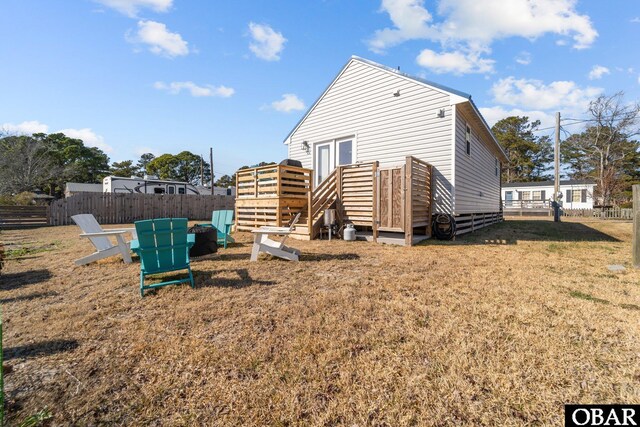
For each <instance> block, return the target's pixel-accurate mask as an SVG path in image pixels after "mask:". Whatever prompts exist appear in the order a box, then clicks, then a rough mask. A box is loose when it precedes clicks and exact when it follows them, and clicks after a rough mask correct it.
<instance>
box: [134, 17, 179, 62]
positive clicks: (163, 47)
mask: <svg viewBox="0 0 640 427" xmlns="http://www.w3.org/2000/svg"><path fill="white" fill-rule="evenodd" d="M125 38H126V39H127V41H129V42H130V43H142V44H146V45H147V46H148V48H149V50H150V51H151V52H152V53H155V54H156V55H161V56H166V57H169V58H174V57H176V56H184V55H187V54H188V53H189V46H188V43H187V42H186V41H184V40H183V39H182V36H181V35H180V34H178V33H172V32H170V31H169V30H167V26H166V25H164V24H162V23H160V22H155V21H138V32H137V33H136V34H135V35H134V36H132V35H131V34H130V33H129V32H128V33H127V34H126V35H125Z"/></svg>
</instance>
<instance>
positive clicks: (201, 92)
mask: <svg viewBox="0 0 640 427" xmlns="http://www.w3.org/2000/svg"><path fill="white" fill-rule="evenodd" d="M153 87H154V88H156V89H158V90H164V91H167V92H168V93H170V94H172V95H177V94H179V93H180V92H182V91H183V90H185V91H188V92H189V93H190V94H191V96H194V97H203V96H219V97H222V98H228V97H230V96H232V95H233V94H234V93H235V90H234V89H233V88H230V87H226V86H222V85H221V86H213V85H209V84H207V85H204V86H198V85H197V84H195V83H193V82H171V83H168V84H167V83H164V82H155V83H154V84H153Z"/></svg>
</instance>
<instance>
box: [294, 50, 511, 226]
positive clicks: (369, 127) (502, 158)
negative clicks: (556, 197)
mask: <svg viewBox="0 0 640 427" xmlns="http://www.w3.org/2000/svg"><path fill="white" fill-rule="evenodd" d="M284 142H285V144H287V145H288V157H289V158H291V159H295V160H299V161H301V162H302V165H303V166H304V167H306V168H310V169H313V170H314V175H315V176H314V183H315V185H317V184H318V183H319V182H321V181H322V180H323V178H325V177H327V176H328V175H329V173H330V172H331V171H332V170H333V169H334V168H335V167H336V166H337V165H344V164H352V163H360V162H372V161H378V162H379V164H380V167H387V166H393V165H395V164H399V163H401V162H403V161H404V159H405V157H406V156H414V157H416V158H418V159H419V160H422V161H425V162H428V163H430V164H431V165H433V167H434V170H435V172H434V177H435V179H434V187H435V188H434V206H433V213H448V214H451V215H454V216H456V217H459V216H462V215H469V214H483V213H497V212H499V211H500V208H501V206H500V203H501V199H500V169H501V165H502V163H504V162H506V161H507V157H506V154H505V152H504V150H503V149H502V148H501V147H500V145H499V144H498V141H497V140H496V138H495V137H494V135H493V134H492V133H491V130H490V127H489V126H488V125H487V123H486V121H485V120H484V119H483V117H482V115H481V114H480V112H479V111H478V108H477V107H476V105H475V104H474V102H473V101H472V100H471V95H468V94H466V93H463V92H460V91H458V90H455V89H451V88H448V87H446V86H443V85H440V84H437V83H434V82H430V81H428V80H424V79H421V78H418V77H414V76H410V75H407V74H405V73H402V72H400V71H398V70H396V69H393V68H389V67H386V66H384V65H380V64H377V63H375V62H372V61H369V60H366V59H363V58H359V57H356V56H353V57H352V58H351V59H350V60H349V61H348V62H347V64H346V65H345V66H344V67H343V68H342V69H341V70H340V72H339V73H338V75H337V76H336V77H335V78H334V79H333V81H332V82H331V84H329V86H328V87H327V89H326V90H325V91H324V92H323V93H322V94H321V95H320V97H319V98H318V100H317V101H315V102H314V103H313V105H312V106H311V107H310V108H309V110H308V111H307V112H306V113H305V114H304V116H303V117H302V119H301V120H300V121H299V122H298V124H297V125H296V126H295V127H294V128H293V130H292V131H291V132H290V133H289V135H287V137H286V138H285V141H284Z"/></svg>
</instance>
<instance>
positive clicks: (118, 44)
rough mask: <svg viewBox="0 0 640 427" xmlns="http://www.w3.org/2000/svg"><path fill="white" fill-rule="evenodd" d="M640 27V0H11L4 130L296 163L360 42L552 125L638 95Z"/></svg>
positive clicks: (117, 152)
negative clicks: (302, 131) (300, 131)
mask: <svg viewBox="0 0 640 427" xmlns="http://www.w3.org/2000/svg"><path fill="white" fill-rule="evenodd" d="M639 40H640V2H638V1H636V0H615V1H597V0H591V1H573V0H510V1H509V2H506V1H504V0H484V1H482V2H480V1H477V0H440V1H419V0H382V1H379V0H378V1H370V2H367V1H345V0H326V1H276V0H272V1H243V0H234V1H224V2H223V1H196V0H189V1H187V0H75V1H72V0H61V1H48V0H40V1H36V0H3V1H2V2H1V3H0V58H2V63H3V65H2V66H1V67H0V99H1V101H2V102H0V127H1V128H3V129H4V130H5V131H8V132H15V133H19V132H25V133H30V132H35V131H44V132H56V131H64V132H65V133H67V134H68V135H70V136H74V137H80V138H82V139H83V140H84V141H85V143H87V144H89V145H95V146H99V147H100V148H102V149H103V150H105V151H106V152H107V154H108V155H109V157H110V158H111V159H112V160H113V161H120V160H126V159H133V160H137V158H138V157H139V155H140V154H141V153H143V152H146V151H151V152H154V153H156V154H161V153H165V152H170V153H178V152H180V151H182V150H189V151H192V152H194V153H197V154H203V155H207V154H208V151H209V147H210V146H212V147H213V148H214V154H215V160H214V167H215V170H216V175H217V176H220V175H221V174H230V173H233V172H234V171H235V170H236V169H237V168H238V167H239V166H242V165H244V164H247V165H251V164H255V163H258V162H260V161H263V160H264V161H280V160H282V159H283V158H284V157H285V156H286V149H285V146H284V145H283V144H282V141H283V139H284V138H285V137H286V135H287V134H288V132H289V131H290V130H291V128H292V127H293V126H294V125H295V124H296V123H297V121H298V120H299V119H300V117H301V116H302V115H303V113H304V112H305V111H306V108H308V107H309V106H310V105H311V104H312V103H313V102H314V101H315V99H316V98H317V97H318V96H319V95H320V94H321V92H322V91H323V90H324V89H325V88H326V86H327V85H328V84H329V83H330V82H331V80H332V79H333V78H334V76H335V75H336V73H337V72H338V71H339V70H340V68H341V67H342V66H343V65H344V64H345V63H346V62H347V60H348V59H349V58H350V56H351V55H358V56H361V57H364V58H367V59H370V60H373V61H376V62H379V63H382V64H384V65H388V66H392V67H397V66H400V67H401V70H402V71H404V72H407V73H409V74H413V75H418V76H421V77H424V78H427V79H430V80H433V81H435V82H438V83H441V84H444V85H448V86H451V87H453V88H456V89H459V90H462V91H465V92H467V93H470V94H472V96H473V99H474V100H475V102H476V104H477V105H478V106H479V107H480V108H481V111H482V112H483V114H484V115H485V118H486V119H487V121H488V122H489V123H490V124H493V122H495V121H496V120H499V119H500V118H502V117H505V116H507V115H510V114H519V115H529V116H530V117H533V118H536V119H541V120H542V121H543V126H547V125H551V124H552V118H553V114H554V113H555V111H560V112H561V113H562V115H563V117H572V118H576V117H578V118H580V117H584V110H585V108H586V106H587V105H588V102H589V100H590V99H593V98H594V97H596V96H598V95H599V94H602V93H605V94H613V93H614V92H617V91H620V90H623V91H624V92H625V93H626V97H625V98H626V100H627V101H637V100H638V99H639V98H640V56H639V55H637V53H636V50H637V49H636V48H637V43H638V41H639ZM567 129H575V127H574V128H570V127H568V128H567ZM549 133H551V131H549Z"/></svg>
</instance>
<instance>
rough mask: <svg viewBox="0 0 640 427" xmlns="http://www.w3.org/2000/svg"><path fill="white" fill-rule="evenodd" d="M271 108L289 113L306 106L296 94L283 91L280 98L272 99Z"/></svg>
mask: <svg viewBox="0 0 640 427" xmlns="http://www.w3.org/2000/svg"><path fill="white" fill-rule="evenodd" d="M271 108H273V109H274V110H276V111H281V112H283V113H289V112H291V111H300V110H304V109H305V108H306V107H305V105H304V101H303V100H302V99H300V98H298V96H297V95H295V94H293V93H285V94H284V95H282V99H281V100H280V101H273V102H272V103H271Z"/></svg>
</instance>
